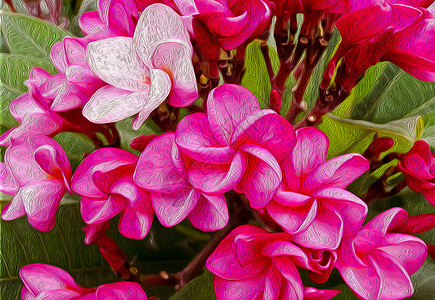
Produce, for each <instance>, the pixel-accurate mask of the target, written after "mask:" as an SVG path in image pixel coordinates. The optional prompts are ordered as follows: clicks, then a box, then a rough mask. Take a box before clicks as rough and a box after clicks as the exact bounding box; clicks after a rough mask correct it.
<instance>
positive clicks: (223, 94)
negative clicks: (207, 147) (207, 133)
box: [207, 84, 260, 145]
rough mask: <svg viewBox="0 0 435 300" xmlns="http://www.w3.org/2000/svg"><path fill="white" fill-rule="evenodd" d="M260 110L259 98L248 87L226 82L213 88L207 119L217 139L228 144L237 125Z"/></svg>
mask: <svg viewBox="0 0 435 300" xmlns="http://www.w3.org/2000/svg"><path fill="white" fill-rule="evenodd" d="M258 110H260V104H259V103H258V100H257V98H255V96H254V95H253V94H252V93H251V92H250V91H248V90H247V89H246V88H244V87H242V86H239V85H234V84H224V85H221V86H219V87H217V88H215V89H213V90H212V91H211V92H210V94H209V95H208V98H207V120H208V123H209V125H210V129H211V131H212V132H213V135H214V137H215V138H216V140H217V141H218V142H219V143H221V144H223V145H228V144H229V143H230V140H231V136H232V135H233V133H234V131H235V130H236V128H237V126H238V125H239V124H240V123H241V122H243V121H244V120H245V119H246V118H247V117H249V116H250V115H251V114H253V113H254V112H256V111H258Z"/></svg>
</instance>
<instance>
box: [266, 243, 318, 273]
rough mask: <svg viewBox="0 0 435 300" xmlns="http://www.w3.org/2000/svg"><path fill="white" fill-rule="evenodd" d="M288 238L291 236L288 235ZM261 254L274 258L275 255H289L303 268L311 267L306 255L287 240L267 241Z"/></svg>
mask: <svg viewBox="0 0 435 300" xmlns="http://www.w3.org/2000/svg"><path fill="white" fill-rule="evenodd" d="M288 238H289V239H290V238H291V236H289V237H288ZM262 255H264V256H267V257H271V258H276V257H284V256H285V257H289V258H290V259H291V260H292V261H293V263H296V264H298V266H300V267H303V268H305V269H312V267H311V265H310V262H309V260H308V256H307V255H306V254H305V252H304V251H303V250H302V249H301V248H299V247H298V246H296V245H295V244H293V243H291V242H289V241H283V240H279V241H274V242H270V243H268V244H267V245H266V246H265V247H264V248H263V250H262Z"/></svg>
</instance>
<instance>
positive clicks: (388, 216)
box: [364, 207, 408, 235]
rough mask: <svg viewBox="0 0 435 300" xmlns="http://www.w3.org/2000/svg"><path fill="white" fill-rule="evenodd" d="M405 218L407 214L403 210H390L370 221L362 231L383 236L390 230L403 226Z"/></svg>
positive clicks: (395, 208) (396, 208) (397, 208)
mask: <svg viewBox="0 0 435 300" xmlns="http://www.w3.org/2000/svg"><path fill="white" fill-rule="evenodd" d="M407 218H408V212H407V211H406V210H404V209H403V208H399V207H394V208H390V209H389V210H387V211H384V212H383V213H380V214H379V215H377V216H376V217H374V218H373V219H372V220H370V222H368V223H367V224H366V225H365V226H364V230H366V231H368V232H370V231H380V232H381V233H382V234H383V235H385V234H386V233H387V232H388V231H389V230H390V228H395V227H396V226H397V225H399V224H403V223H404V222H405V221H406V219H407Z"/></svg>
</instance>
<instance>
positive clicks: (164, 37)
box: [83, 4, 198, 130]
mask: <svg viewBox="0 0 435 300" xmlns="http://www.w3.org/2000/svg"><path fill="white" fill-rule="evenodd" d="M192 51H193V50H192V46H191V44H190V39H189V34H188V32H187V30H186V28H185V26H184V24H183V21H182V20H181V17H180V16H179V15H178V14H177V13H176V12H175V11H173V10H172V9H171V8H170V7H168V6H165V5H162V4H153V5H150V6H148V7H147V8H146V9H145V10H144V11H143V13H142V15H141V17H140V19H139V21H138V25H137V27H136V31H135V33H134V36H133V38H130V37H113V38H108V39H103V40H99V41H96V42H92V43H90V44H89V45H88V48H87V61H88V64H89V67H90V69H91V70H92V71H93V73H94V74H95V75H96V76H97V77H99V78H101V79H102V80H103V81H105V82H107V83H108V84H109V85H108V86H105V87H102V88H101V89H99V90H98V91H97V92H95V93H94V95H93V96H92V97H91V99H90V100H89V102H88V103H87V104H86V105H85V106H84V108H83V115H84V116H85V117H86V118H87V119H88V120H90V121H91V122H94V123H98V124H104V123H111V122H116V121H119V120H122V119H125V118H127V117H130V116H133V115H135V114H138V116H137V117H136V119H135V120H134V121H133V129H135V130H137V129H139V127H140V126H141V125H142V124H143V122H144V121H145V120H146V119H147V118H148V116H149V115H150V114H151V112H152V111H153V110H154V109H156V108H157V107H158V106H159V105H160V104H162V103H163V102H164V101H165V99H166V98H167V97H168V96H169V97H168V103H169V104H170V105H172V106H176V107H182V106H187V105H190V104H192V103H193V102H194V101H195V100H196V99H197V98H198V91H197V85H196V78H195V73H194V70H193V65H192V61H191V58H192V53H193V52H192Z"/></svg>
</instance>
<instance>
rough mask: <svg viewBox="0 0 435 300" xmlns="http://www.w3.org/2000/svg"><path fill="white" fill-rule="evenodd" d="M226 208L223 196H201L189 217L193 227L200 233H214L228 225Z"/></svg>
mask: <svg viewBox="0 0 435 300" xmlns="http://www.w3.org/2000/svg"><path fill="white" fill-rule="evenodd" d="M228 219H229V216H228V206H227V202H226V200H225V197H224V196H223V195H216V196H209V195H205V194H201V198H200V199H199V200H198V203H197V204H196V206H195V208H194V209H193V211H192V212H191V213H190V215H189V221H190V222H191V223H192V225H193V226H195V227H196V228H198V229H200V230H202V231H214V230H219V229H222V228H224V227H225V226H226V225H227V224H228Z"/></svg>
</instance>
